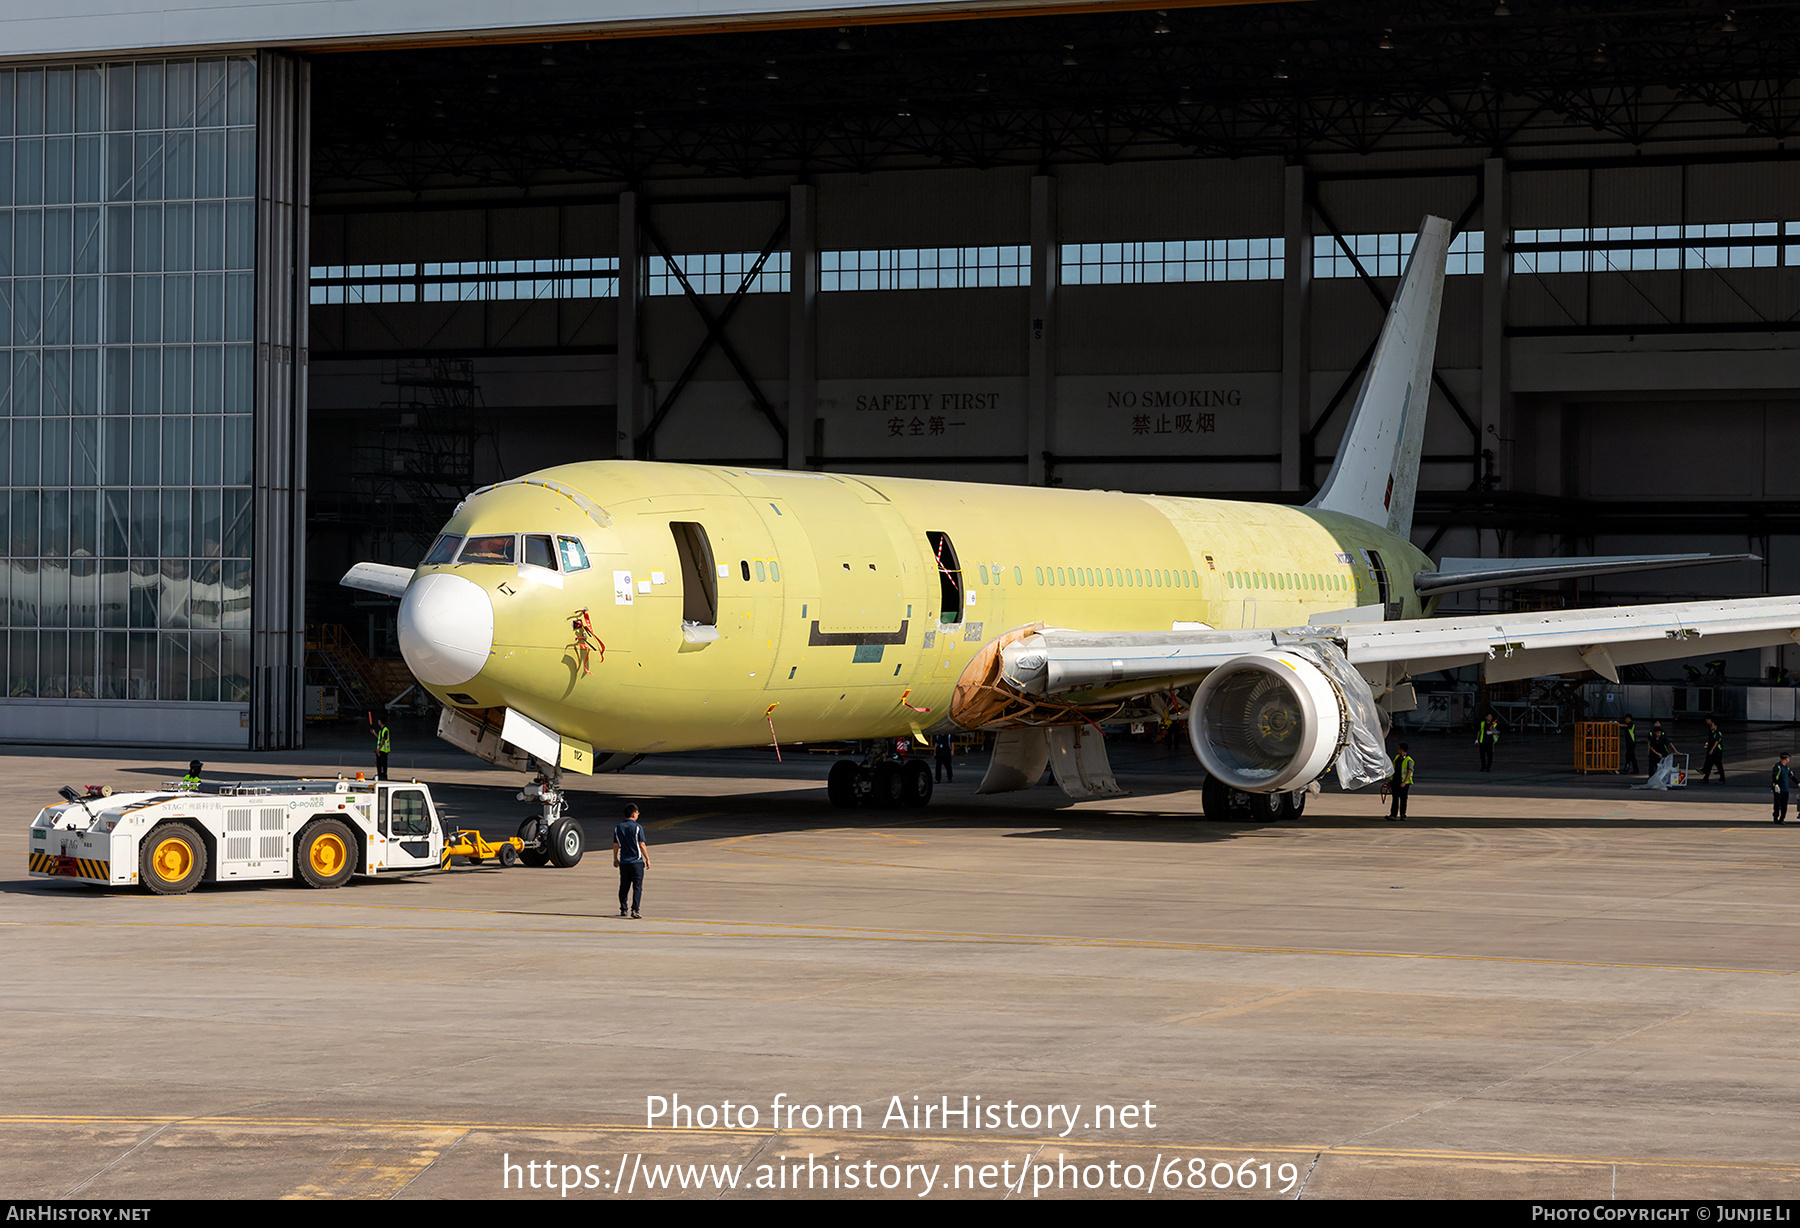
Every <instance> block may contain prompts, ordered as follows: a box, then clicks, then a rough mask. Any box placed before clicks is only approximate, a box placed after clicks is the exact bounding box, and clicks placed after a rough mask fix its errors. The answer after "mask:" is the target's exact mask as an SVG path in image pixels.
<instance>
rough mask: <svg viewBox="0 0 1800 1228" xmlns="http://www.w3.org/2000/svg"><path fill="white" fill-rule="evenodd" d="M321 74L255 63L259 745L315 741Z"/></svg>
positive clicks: (253, 701) (254, 733)
mask: <svg viewBox="0 0 1800 1228" xmlns="http://www.w3.org/2000/svg"><path fill="white" fill-rule="evenodd" d="M309 73H310V68H309V66H308V65H307V63H306V61H304V60H301V59H297V58H295V57H294V56H291V55H283V54H280V53H277V52H268V51H265V52H263V53H262V54H260V55H259V56H257V62H256V87H257V110H256V116H257V118H256V257H255V259H256V320H255V329H256V351H255V398H256V403H255V415H256V417H255V422H256V437H255V438H256V441H255V453H256V455H255V462H254V472H253V479H252V480H253V481H254V482H255V484H256V485H255V489H254V494H253V499H254V507H255V529H254V533H255V543H254V546H253V554H252V560H251V573H252V574H251V589H250V594H251V616H250V745H251V747H252V748H254V749H256V750H286V749H290V748H293V747H297V746H300V745H302V744H303V743H304V741H305V720H304V717H303V713H302V699H303V697H304V689H303V678H304V674H303V669H304V666H305V663H306V606H305V602H306V322H307V319H306V318H307V310H308V303H307V299H308V291H307V272H308V253H307V215H306V210H307V201H308V199H309V197H310V195H311V191H312V186H311V183H310V180H309V178H308V168H309V166H310V162H311V133H310V129H309V122H308V117H309V113H310V107H311V103H310V99H309V93H310V77H309Z"/></svg>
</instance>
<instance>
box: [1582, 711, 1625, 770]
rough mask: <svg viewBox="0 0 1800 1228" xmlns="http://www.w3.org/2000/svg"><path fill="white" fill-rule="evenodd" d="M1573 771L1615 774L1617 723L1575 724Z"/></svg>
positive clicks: (1587, 722)
mask: <svg viewBox="0 0 1800 1228" xmlns="http://www.w3.org/2000/svg"><path fill="white" fill-rule="evenodd" d="M1575 770H1576V771H1577V772H1617V771H1618V770H1619V722H1617V721H1577V722H1575Z"/></svg>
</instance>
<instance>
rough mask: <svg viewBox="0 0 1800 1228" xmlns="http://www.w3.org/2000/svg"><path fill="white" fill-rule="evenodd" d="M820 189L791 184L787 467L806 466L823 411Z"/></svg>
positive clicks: (789, 199) (801, 467)
mask: <svg viewBox="0 0 1800 1228" xmlns="http://www.w3.org/2000/svg"><path fill="white" fill-rule="evenodd" d="M818 199H819V197H818V192H817V191H816V190H815V189H814V188H813V187H812V186H811V185H810V184H803V183H797V184H795V185H794V186H793V187H791V188H789V189H788V380H787V386H788V396H787V467H788V468H789V469H804V468H806V454H807V449H809V448H811V447H812V446H813V433H814V429H815V428H814V426H813V424H814V423H815V422H816V421H818V416H819V362H818V335H819V333H818V318H817V310H818V304H819V242H818Z"/></svg>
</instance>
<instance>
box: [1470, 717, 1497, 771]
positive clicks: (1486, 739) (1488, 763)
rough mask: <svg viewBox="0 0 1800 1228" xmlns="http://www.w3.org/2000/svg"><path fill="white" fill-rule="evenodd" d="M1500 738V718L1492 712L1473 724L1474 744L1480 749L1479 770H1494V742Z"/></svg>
mask: <svg viewBox="0 0 1800 1228" xmlns="http://www.w3.org/2000/svg"><path fill="white" fill-rule="evenodd" d="M1499 740H1500V719H1499V718H1498V717H1496V716H1495V715H1494V714H1493V713H1492V712H1490V713H1488V714H1487V715H1486V716H1484V717H1482V718H1481V723H1480V724H1478V725H1476V726H1475V745H1476V746H1477V747H1478V748H1480V750H1481V770H1482V771H1484V772H1491V771H1493V770H1494V743H1496V742H1498V741H1499Z"/></svg>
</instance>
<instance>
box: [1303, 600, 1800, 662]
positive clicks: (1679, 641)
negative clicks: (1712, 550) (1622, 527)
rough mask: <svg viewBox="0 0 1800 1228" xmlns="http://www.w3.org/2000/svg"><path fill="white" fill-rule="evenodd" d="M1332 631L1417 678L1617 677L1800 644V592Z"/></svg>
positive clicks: (1360, 658) (1348, 645) (1351, 647)
mask: <svg viewBox="0 0 1800 1228" xmlns="http://www.w3.org/2000/svg"><path fill="white" fill-rule="evenodd" d="M1326 634H1327V635H1328V636H1331V637H1332V638H1339V639H1341V640H1342V641H1343V643H1344V651H1345V654H1346V655H1347V656H1348V657H1349V658H1350V661H1351V663H1352V664H1353V665H1368V664H1376V663H1382V662H1397V661H1403V662H1405V663H1406V666H1407V669H1408V671H1409V672H1411V673H1414V674H1418V673H1424V672H1427V671H1430V670H1438V669H1451V668H1454V667H1456V666H1459V665H1475V664H1479V665H1481V666H1482V672H1483V675H1484V676H1485V677H1486V679H1487V680H1488V681H1489V682H1509V681H1512V680H1514V679H1517V678H1533V677H1537V676H1538V675H1541V674H1567V673H1575V672H1578V671H1581V670H1593V671H1594V672H1595V673H1597V674H1599V675H1601V676H1602V677H1604V678H1608V679H1611V680H1612V681H1614V682H1617V681H1618V680H1619V675H1618V666H1621V665H1638V664H1642V663H1644V662H1647V661H1669V660H1673V659H1675V658H1677V657H1691V656H1695V655H1697V654H1699V653H1703V652H1705V653H1719V652H1736V651H1738V650H1740V649H1745V648H1768V647H1771V646H1773V645H1776V644H1789V643H1795V642H1800V597H1748V598H1739V599H1734V600H1721V601H1683V602H1670V603H1667V604H1661V605H1635V606H1612V607H1609V608H1604V609H1595V610H1543V611H1538V612H1535V613H1529V614H1499V615H1484V614H1478V615H1471V616H1468V617H1462V618H1419V619H1406V620H1402V621H1398V622H1390V623H1360V624H1355V625H1353V626H1344V627H1341V628H1336V629H1332V630H1327V631H1326Z"/></svg>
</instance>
